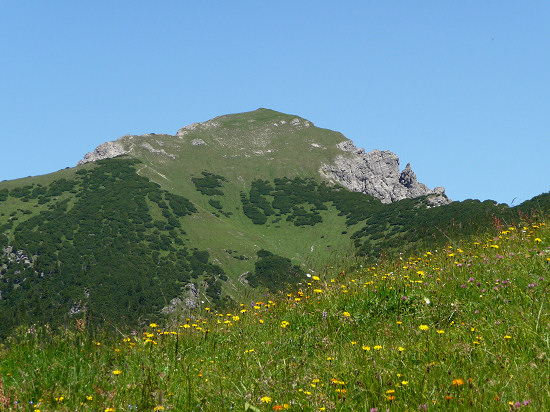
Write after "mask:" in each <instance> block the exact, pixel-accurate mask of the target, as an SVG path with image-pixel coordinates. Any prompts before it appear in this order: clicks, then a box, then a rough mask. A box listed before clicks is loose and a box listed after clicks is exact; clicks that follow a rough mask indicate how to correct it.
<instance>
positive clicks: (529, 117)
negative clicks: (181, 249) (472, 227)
mask: <svg viewBox="0 0 550 412" xmlns="http://www.w3.org/2000/svg"><path fill="white" fill-rule="evenodd" d="M0 8H1V12H0V39H1V40H0V42H1V45H2V48H1V59H0V125H1V127H0V180H4V179H15V178H19V177H24V176H29V175H37V174H45V173H49V172H53V171H56V170H59V169H63V168H65V167H67V166H74V165H75V164H76V162H77V161H78V160H79V159H80V158H82V156H83V155H84V154H85V153H86V152H88V151H91V150H93V149H94V148H95V147H96V146H97V145H99V144H101V143H103V142H105V141H108V140H114V139H116V138H118V137H120V136H122V135H125V134H143V133H150V132H154V133H170V134H175V133H176V131H177V129H178V128H180V127H182V126H184V125H186V124H189V123H192V122H197V121H204V120H207V119H209V118H212V117H215V116H218V115H222V114H227V113H236V112H243V111H249V110H254V109H256V108H258V107H267V108H271V109H274V110H278V111H282V112H285V113H291V114H296V115H299V116H302V117H304V118H306V119H308V120H311V121H312V122H313V123H315V124H316V125H317V126H320V127H325V128H329V129H332V130H337V131H340V132H342V133H343V134H344V135H345V136H346V137H348V138H350V139H352V140H353V141H354V142H355V144H356V145H357V146H359V147H363V148H365V150H367V151H369V150H372V149H380V150H391V151H393V152H394V153H396V154H397V155H398V156H399V157H400V160H401V167H402V168H404V167H405V165H406V164H407V162H410V163H411V166H412V168H413V170H414V171H415V172H416V174H417V177H418V179H419V180H420V181H421V182H423V183H425V184H427V185H428V186H429V187H431V188H433V187H434V186H444V187H445V188H446V190H447V194H448V196H449V197H451V198H452V199H455V200H463V199H467V198H475V199H482V200H484V199H493V200H496V201H498V202H503V203H509V204H510V203H512V202H513V204H517V203H518V202H521V201H523V200H526V199H529V198H531V197H533V196H535V195H537V194H540V193H543V192H548V191H550V179H549V177H548V175H549V173H548V172H549V170H550V168H549V166H548V165H549V162H548V161H547V159H548V146H549V142H550V139H549V131H550V113H549V111H550V25H549V24H548V22H549V21H550V2H543V1H532V2H517V1H506V0H500V1H484V2H479V1H460V2H457V1H414V2H405V1H342V2H335V1H319V0H317V1H281V0H279V1H276V2H275V1H273V2H259V1H237V0H235V1H168V0H165V1H116V2H112V1H101V0H95V1H62V0H58V1H52V2H46V1H4V0H0Z"/></svg>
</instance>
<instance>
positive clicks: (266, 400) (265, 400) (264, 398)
mask: <svg viewBox="0 0 550 412" xmlns="http://www.w3.org/2000/svg"><path fill="white" fill-rule="evenodd" d="M260 401H262V402H263V403H271V398H270V397H269V396H262V397H261V398H260Z"/></svg>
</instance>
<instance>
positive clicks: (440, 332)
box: [437, 329, 445, 335]
mask: <svg viewBox="0 0 550 412" xmlns="http://www.w3.org/2000/svg"><path fill="white" fill-rule="evenodd" d="M437 333H439V334H440V335H442V334H444V333H445V331H444V330H443V329H438V331H437Z"/></svg>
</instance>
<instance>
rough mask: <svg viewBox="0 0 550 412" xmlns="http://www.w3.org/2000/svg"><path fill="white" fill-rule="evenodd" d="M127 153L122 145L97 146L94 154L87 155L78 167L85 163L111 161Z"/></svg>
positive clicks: (114, 143) (117, 143) (107, 144)
mask: <svg viewBox="0 0 550 412" xmlns="http://www.w3.org/2000/svg"><path fill="white" fill-rule="evenodd" d="M126 153H127V151H126V150H124V147H123V146H122V144H121V143H119V142H106V143H103V144H100V145H99V146H97V147H96V149H95V150H94V151H93V152H88V153H86V155H84V158H83V159H82V160H79V161H78V163H77V164H76V165H77V166H80V165H83V164H84V163H89V162H95V161H97V160H102V159H110V158H112V157H117V156H120V155H123V154H126Z"/></svg>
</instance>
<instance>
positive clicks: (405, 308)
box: [0, 223, 550, 411]
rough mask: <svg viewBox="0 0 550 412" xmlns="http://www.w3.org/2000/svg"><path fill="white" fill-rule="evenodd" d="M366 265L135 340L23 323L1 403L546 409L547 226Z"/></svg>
mask: <svg viewBox="0 0 550 412" xmlns="http://www.w3.org/2000/svg"><path fill="white" fill-rule="evenodd" d="M354 266H355V265H354ZM363 266H364V267H362V268H361V267H359V268H358V269H356V270H354V271H352V272H350V273H346V272H345V271H342V272H329V271H327V273H316V274H310V277H307V278H304V281H303V284H302V285H301V287H300V289H299V290H297V291H295V292H292V293H284V294H278V295H269V294H266V296H265V299H263V301H262V302H242V303H241V305H240V306H239V307H238V308H236V309H235V310H232V311H230V312H226V313H215V312H213V311H211V310H209V309H208V308H205V309H204V311H203V313H202V315H201V316H200V317H197V318H195V319H190V318H183V319H175V320H174V321H173V322H172V323H168V324H165V325H160V326H159V325H156V324H154V323H152V324H151V325H150V326H149V327H148V328H147V329H146V330H142V331H136V332H134V333H130V334H128V335H118V336H117V335H116V334H106V335H104V336H101V335H95V336H94V335H93V334H91V333H89V331H88V330H87V329H86V324H85V322H84V321H83V320H78V323H77V324H75V325H74V327H70V328H66V329H63V330H55V331H52V330H50V329H49V328H48V327H47V326H33V327H31V328H21V329H20V330H19V331H18V332H17V333H16V334H14V335H13V336H12V337H11V338H10V339H8V340H7V341H6V342H4V344H3V345H2V347H1V348H0V379H1V380H0V408H2V410H35V411H38V410H40V411H81V410H82V411H86V410H89V411H114V410H117V411H124V410H138V411H154V410H173V411H200V410H204V411H218V410H251V411H267V410H297V411H319V410H339V411H347V410H349V411H382V410H384V411H385V410H388V409H389V410H430V411H431V410H434V411H436V410H445V411H446V410H516V409H525V410H529V409H533V410H550V390H549V388H550V382H549V378H550V367H549V364H548V354H550V323H549V322H550V316H549V313H548V291H549V290H548V289H549V281H548V279H549V271H550V232H549V230H548V229H547V227H546V225H545V224H544V223H540V224H529V225H526V226H520V227H510V228H507V229H504V230H501V231H499V232H498V233H497V232H495V233H494V234H487V235H485V236H483V237H480V238H478V239H475V240H472V242H469V243H467V244H462V245H460V246H458V245H454V246H450V245H449V246H448V247H446V248H443V249H440V250H431V251H426V252H425V253H423V254H420V255H419V256H403V255H402V256H401V257H399V258H397V259H395V260H392V261H385V262H381V263H379V264H377V265H374V266H371V265H366V264H364V265H363Z"/></svg>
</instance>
